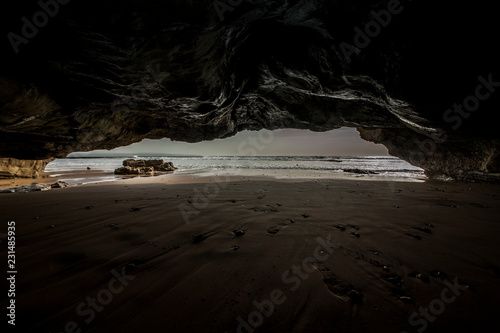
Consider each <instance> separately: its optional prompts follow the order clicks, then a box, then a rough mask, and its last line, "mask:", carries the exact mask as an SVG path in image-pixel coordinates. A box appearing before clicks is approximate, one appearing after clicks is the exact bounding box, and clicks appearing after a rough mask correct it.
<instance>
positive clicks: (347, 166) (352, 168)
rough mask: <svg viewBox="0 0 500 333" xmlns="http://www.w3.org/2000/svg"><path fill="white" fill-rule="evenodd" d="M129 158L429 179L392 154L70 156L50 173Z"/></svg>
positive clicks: (189, 166)
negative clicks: (346, 155) (347, 155)
mask: <svg viewBox="0 0 500 333" xmlns="http://www.w3.org/2000/svg"><path fill="white" fill-rule="evenodd" d="M126 158H135V159H163V160H164V161H166V162H172V163H173V164H174V166H175V167H177V168H178V171H176V173H197V172H205V171H209V172H217V171H219V172H224V171H229V170H232V171H234V170H257V171H259V174H260V175H267V174H269V175H271V174H272V172H271V170H274V171H276V170H281V173H282V174H283V173H286V171H287V170H290V171H292V170H301V171H302V174H304V173H306V174H307V173H308V172H307V171H308V170H309V171H310V173H314V172H315V171H323V172H331V173H335V174H337V175H339V174H352V175H366V176H383V177H391V178H407V179H408V178H410V179H425V175H424V172H423V170H422V169H421V168H418V167H415V166H413V165H411V164H409V163H408V162H406V161H403V160H400V159H399V158H396V157H390V156H351V157H345V156H344V157H342V156H157V155H155V156H151V155H130V156H123V155H121V156H119V157H116V156H113V157H84V158H82V157H68V158H65V159H56V160H54V161H53V162H51V163H49V164H48V165H47V167H46V169H45V171H47V172H51V173H57V172H65V171H81V170H87V167H90V168H91V170H100V171H103V172H105V173H112V172H113V171H114V169H116V168H118V167H120V166H121V165H122V162H123V160H124V159H126Z"/></svg>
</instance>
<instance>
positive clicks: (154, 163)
mask: <svg viewBox="0 0 500 333" xmlns="http://www.w3.org/2000/svg"><path fill="white" fill-rule="evenodd" d="M175 170H177V168H176V167H174V165H173V164H172V162H163V160H134V159H127V160H125V161H123V167H121V168H117V169H116V170H115V174H116V175H149V176H152V175H154V174H155V172H171V171H175Z"/></svg>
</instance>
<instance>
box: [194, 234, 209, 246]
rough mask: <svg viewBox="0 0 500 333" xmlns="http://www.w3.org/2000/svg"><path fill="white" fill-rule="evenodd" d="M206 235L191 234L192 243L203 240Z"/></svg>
mask: <svg viewBox="0 0 500 333" xmlns="http://www.w3.org/2000/svg"><path fill="white" fill-rule="evenodd" d="M205 239H207V237H206V236H205V235H204V234H197V235H195V236H193V243H195V244H196V243H200V242H203V241H204V240H205Z"/></svg>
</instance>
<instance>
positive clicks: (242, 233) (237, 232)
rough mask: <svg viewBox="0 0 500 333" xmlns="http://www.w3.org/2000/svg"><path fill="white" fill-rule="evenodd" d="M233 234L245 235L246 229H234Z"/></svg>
mask: <svg viewBox="0 0 500 333" xmlns="http://www.w3.org/2000/svg"><path fill="white" fill-rule="evenodd" d="M233 234H234V235H235V236H236V237H238V236H243V235H244V234H245V231H244V230H234V231H233Z"/></svg>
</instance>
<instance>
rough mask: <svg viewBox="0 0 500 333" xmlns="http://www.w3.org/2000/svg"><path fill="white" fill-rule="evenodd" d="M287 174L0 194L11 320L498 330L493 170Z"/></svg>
mask: <svg viewBox="0 0 500 333" xmlns="http://www.w3.org/2000/svg"><path fill="white" fill-rule="evenodd" d="M283 178H284V177H278V178H276V177H274V178H273V177H265V175H264V176H262V175H261V176H248V175H239V176H237V175H231V176H227V175H219V176H215V174H211V175H207V174H202V175H190V174H180V175H179V174H174V175H165V176H160V177H154V178H140V179H129V180H120V181H116V182H112V183H103V184H96V185H86V186H80V187H70V188H65V189H54V190H51V191H46V192H34V193H12V194H1V195H0V211H1V212H2V218H3V226H4V227H3V228H2V230H3V231H2V232H5V230H6V229H7V222H8V221H15V222H16V235H17V243H16V258H17V271H18V274H17V280H16V288H17V292H16V305H17V309H16V331H18V332H250V331H251V329H254V331H255V332H401V331H408V332H417V331H419V330H420V331H422V332H423V331H424V330H423V329H424V328H425V329H426V331H427V332H472V331H477V332H492V331H498V329H500V325H499V324H498V320H497V318H496V315H497V313H498V310H499V309H500V305H499V300H498V298H499V296H500V256H499V254H500V251H499V248H500V242H499V239H500V237H499V234H500V224H499V218H498V216H499V205H498V200H499V198H500V190H499V189H500V188H499V186H498V185H491V184H465V183H445V182H433V181H426V182H389V181H387V180H383V179H376V178H370V177H359V178H356V177H352V179H342V178H338V179H329V178H327V177H318V178H317V179H311V178H310V179H305V178H304V179H303V178H300V177H293V178H291V179H283ZM367 179H370V180H369V181H367ZM242 231H243V232H244V234H243V232H242ZM235 232H236V233H235ZM236 234H238V236H237V235H236ZM358 236H359V237H358ZM3 241H4V239H2V242H3ZM5 251H6V249H5V247H2V257H3V258H6V253H5ZM457 284H458V286H457ZM454 285H455V286H454ZM4 297H5V296H4ZM4 306H7V303H6V299H5V298H3V299H2V307H3V308H4V309H5V307H4ZM429 307H430V309H428V310H425V309H426V308H429ZM258 309H260V312H259V310H258ZM421 311H422V312H421ZM426 311H427V313H425V312H426ZM415 312H416V314H414V313H415ZM4 320H5V319H4Z"/></svg>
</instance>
